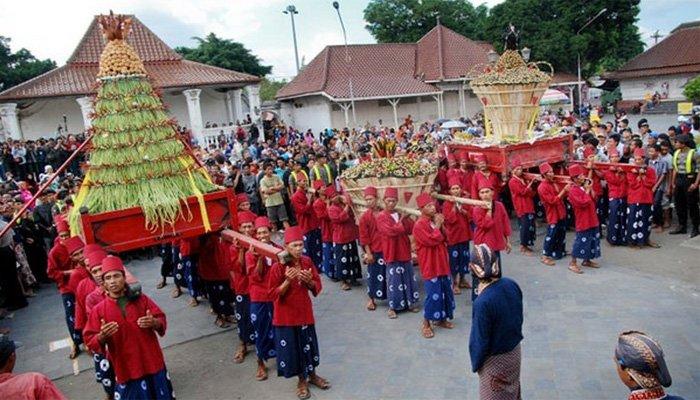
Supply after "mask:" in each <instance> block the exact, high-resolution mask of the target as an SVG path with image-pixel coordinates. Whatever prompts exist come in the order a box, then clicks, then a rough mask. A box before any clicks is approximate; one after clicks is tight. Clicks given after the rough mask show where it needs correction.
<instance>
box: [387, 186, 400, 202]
mask: <svg viewBox="0 0 700 400" xmlns="http://www.w3.org/2000/svg"><path fill="white" fill-rule="evenodd" d="M384 198H385V199H396V200H398V199H399V190H398V189H397V188H395V187H388V188H386V190H384Z"/></svg>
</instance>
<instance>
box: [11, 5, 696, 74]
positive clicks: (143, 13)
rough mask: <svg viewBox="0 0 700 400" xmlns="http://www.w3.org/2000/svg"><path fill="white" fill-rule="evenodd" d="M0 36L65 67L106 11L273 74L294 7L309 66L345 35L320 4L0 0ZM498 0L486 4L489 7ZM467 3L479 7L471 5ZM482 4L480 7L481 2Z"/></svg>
mask: <svg viewBox="0 0 700 400" xmlns="http://www.w3.org/2000/svg"><path fill="white" fill-rule="evenodd" d="M0 1H2V6H1V8H0V36H6V37H10V38H12V42H11V44H10V45H11V47H12V49H13V50H17V49H19V48H22V47H25V48H27V49H29V50H30V51H31V52H32V53H33V54H34V55H35V56H37V57H38V58H51V59H53V60H55V61H56V62H57V63H58V64H59V65H62V64H64V63H65V61H66V59H67V58H68V57H69V56H70V54H71V52H72V51H73V49H74V48H75V46H76V45H77V44H78V42H79V41H80V38H81V37H82V36H83V34H84V33H85V30H86V29H87V27H88V25H89V24H90V21H91V20H92V17H93V16H94V15H96V14H100V13H108V12H109V9H110V8H111V9H112V10H114V12H115V13H125V14H135V15H136V16H138V18H139V19H140V20H141V21H142V22H143V23H144V24H146V25H147V26H148V27H149V28H150V29H151V30H152V31H153V32H155V34H156V35H158V36H160V38H161V39H163V40H164V41H165V42H166V43H167V44H169V45H170V46H172V47H175V46H181V45H185V46H192V45H194V42H193V41H192V39H191V38H192V37H193V36H201V37H203V36H206V34H207V33H209V32H214V33H216V34H217V35H218V36H220V37H223V38H229V39H233V40H236V41H238V42H241V43H243V44H244V45H245V46H246V47H247V48H249V49H251V50H252V51H253V53H254V54H256V55H258V56H259V57H260V58H261V59H262V60H263V63H264V64H267V65H272V66H273V70H272V75H273V77H277V78H280V77H282V78H289V77H291V76H293V75H294V74H295V67H294V48H293V42H292V34H291V23H290V20H289V16H288V15H285V14H282V10H283V9H284V8H285V7H286V6H287V5H289V4H294V5H295V6H296V7H297V10H298V11H299V14H298V15H296V16H295V18H296V27H297V40H298V44H299V57H300V58H301V57H304V58H305V60H306V62H307V63H308V62H309V61H310V60H311V59H312V58H313V57H314V56H315V55H316V54H317V53H318V52H319V51H321V50H322V49H323V48H324V47H325V46H326V45H331V44H342V43H343V35H342V31H341V29H340V25H339V23H338V18H337V15H336V13H335V9H333V7H332V6H331V3H332V1H326V0H227V1H219V0H197V1H193V0H111V1H103V0H70V1H39V0H19V1H18V0H13V1H7V0H0ZM501 1H502V0H487V1H484V2H485V3H486V4H488V5H489V6H493V5H494V4H498V3H500V2H501ZM367 3H368V0H345V1H343V0H340V4H341V11H342V14H343V18H344V21H345V25H346V28H347V33H348V42H349V43H373V42H374V39H373V38H372V36H371V35H370V34H369V32H367V30H366V29H365V28H364V25H365V22H364V20H363V13H362V11H363V10H364V8H365V6H366V4H367ZM473 3H477V2H476V1H474V2H473ZM479 3H481V2H479ZM699 10H700V0H663V1H658V0H642V6H641V14H640V21H639V27H640V31H641V32H642V36H643V40H645V42H647V43H648V44H653V39H651V38H650V35H651V33H653V32H654V31H655V30H657V29H658V30H659V31H660V33H661V34H667V33H668V32H669V31H670V30H671V29H673V28H674V27H676V26H677V25H678V24H680V23H682V22H687V21H691V20H698V19H700V11H699Z"/></svg>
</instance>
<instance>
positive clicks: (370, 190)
mask: <svg viewBox="0 0 700 400" xmlns="http://www.w3.org/2000/svg"><path fill="white" fill-rule="evenodd" d="M362 194H363V195H365V196H373V197H377V188H376V187H374V186H367V187H366V188H365V190H363V191H362Z"/></svg>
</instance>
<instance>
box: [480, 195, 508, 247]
mask: <svg viewBox="0 0 700 400" xmlns="http://www.w3.org/2000/svg"><path fill="white" fill-rule="evenodd" d="M492 210H493V214H492V215H491V216H489V215H488V213H487V210H485V209H484V208H481V207H474V210H473V213H472V219H473V220H474V224H475V225H476V231H475V232H474V244H475V245H477V244H482V243H486V244H487V245H488V246H489V248H491V250H493V251H501V250H505V249H506V238H507V237H508V236H510V220H509V219H508V214H507V213H506V208H505V207H503V203H501V202H500V201H494V202H493V206H492Z"/></svg>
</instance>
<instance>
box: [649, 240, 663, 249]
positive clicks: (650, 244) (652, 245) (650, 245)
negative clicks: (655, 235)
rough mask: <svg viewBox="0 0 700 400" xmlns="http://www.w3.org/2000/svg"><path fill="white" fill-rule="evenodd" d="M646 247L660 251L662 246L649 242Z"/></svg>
mask: <svg viewBox="0 0 700 400" xmlns="http://www.w3.org/2000/svg"><path fill="white" fill-rule="evenodd" d="M646 246H647V247H651V248H653V249H660V248H661V245H660V244H658V243H656V242H647V244H646Z"/></svg>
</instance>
